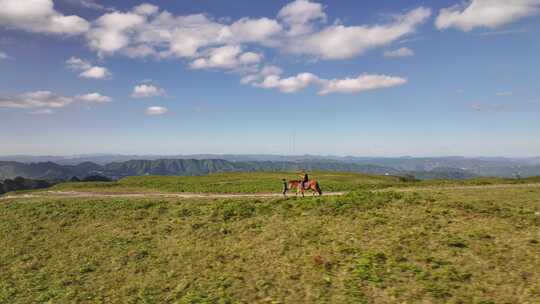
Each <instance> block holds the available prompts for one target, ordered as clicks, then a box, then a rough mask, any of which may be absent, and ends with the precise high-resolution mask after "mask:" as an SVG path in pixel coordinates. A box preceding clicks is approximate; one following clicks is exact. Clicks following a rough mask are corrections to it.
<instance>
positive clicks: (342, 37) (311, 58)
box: [0, 0, 540, 157]
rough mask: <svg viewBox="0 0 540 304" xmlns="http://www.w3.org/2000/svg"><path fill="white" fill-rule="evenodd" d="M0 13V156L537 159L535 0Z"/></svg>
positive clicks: (27, 5)
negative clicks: (175, 155)
mask: <svg viewBox="0 0 540 304" xmlns="http://www.w3.org/2000/svg"><path fill="white" fill-rule="evenodd" d="M0 7H2V8H3V9H2V11H0V128H1V130H2V132H1V133H0V134H2V135H1V138H0V140H1V144H0V154H2V155H9V154H34V155H36V154H39V155H43V154H57V155H66V154H82V153H123V154H192V153H242V154H248V153H272V154H333V155H357V156H400V155H412V156H443V155H464V156H480V155H483V156H517V157H523V156H538V155H540V136H539V135H538V134H539V132H538V131H539V130H540V120H539V119H538V118H539V114H540V82H539V79H540V69H539V67H540V60H539V56H538V54H540V38H539V37H540V35H539V29H540V18H539V13H540V1H539V0H514V1H503V0H474V1H353V0H349V1H346V0H340V1H307V0H297V1H257V2H256V3H255V2H253V1H215V0H214V1H210V0H193V1H149V2H142V1H99V0H95V1H91V0H62V1H60V0H58V1H54V2H53V1H51V0H34V1H23V0H0ZM293 138H294V139H295V140H294V142H295V144H294V145H293V144H292V143H293Z"/></svg>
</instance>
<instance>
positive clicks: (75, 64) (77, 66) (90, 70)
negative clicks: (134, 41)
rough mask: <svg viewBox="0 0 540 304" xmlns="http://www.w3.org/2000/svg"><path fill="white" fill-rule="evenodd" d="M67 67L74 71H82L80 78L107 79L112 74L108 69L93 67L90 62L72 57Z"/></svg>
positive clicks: (67, 62)
mask: <svg viewBox="0 0 540 304" xmlns="http://www.w3.org/2000/svg"><path fill="white" fill-rule="evenodd" d="M66 67H67V68H68V69H70V70H73V71H80V72H81V73H80V74H79V77H81V78H92V79H106V78H109V77H111V73H110V72H109V70H108V69H107V68H106V67H100V66H93V65H92V64H91V63H90V62H89V61H88V60H84V59H81V58H77V57H71V58H69V59H68V60H66Z"/></svg>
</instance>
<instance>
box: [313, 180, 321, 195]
mask: <svg viewBox="0 0 540 304" xmlns="http://www.w3.org/2000/svg"><path fill="white" fill-rule="evenodd" d="M315 188H316V189H317V192H318V193H319V195H322V190H321V187H319V182H317V183H316V184H315Z"/></svg>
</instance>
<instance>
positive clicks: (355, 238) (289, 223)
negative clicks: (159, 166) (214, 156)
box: [0, 173, 540, 304]
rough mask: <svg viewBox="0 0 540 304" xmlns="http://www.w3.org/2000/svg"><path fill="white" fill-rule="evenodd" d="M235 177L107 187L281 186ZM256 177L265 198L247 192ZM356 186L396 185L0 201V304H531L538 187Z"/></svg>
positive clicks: (539, 253)
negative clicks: (290, 193) (291, 194)
mask: <svg viewBox="0 0 540 304" xmlns="http://www.w3.org/2000/svg"><path fill="white" fill-rule="evenodd" d="M326 174H327V175H322V174H321V175H319V176H320V177H321V178H320V179H321V181H324V183H322V182H321V183H322V184H323V185H324V186H323V189H324V188H325V187H326V188H327V189H326V191H329V190H328V189H331V190H351V189H350V188H349V189H345V188H339V187H344V186H343V184H342V183H340V182H339V181H340V180H341V178H344V179H347V178H348V175H343V174H335V173H334V174H331V173H326ZM332 175H337V176H332ZM319 176H317V177H319ZM234 177H237V178H238V179H236V180H233V181H231V184H228V185H223V186H216V185H219V183H218V182H217V181H218V180H226V179H227V175H213V176H210V177H189V178H187V177H186V178H177V177H171V178H169V177H136V178H128V179H124V180H121V181H120V182H118V183H113V186H106V187H110V188H109V190H112V191H116V192H123V191H127V190H131V189H136V190H137V191H139V190H140V189H139V188H144V189H146V190H149V191H158V190H159V191H164V190H165V191H171V192H177V191H186V192H204V191H207V192H226V193H228V192H240V193H246V192H251V191H252V192H266V191H273V190H276V189H275V188H273V187H274V180H275V179H276V178H277V179H278V182H279V179H280V178H281V175H280V174H275V176H272V173H271V174H261V175H260V176H259V175H252V174H244V175H242V174H241V175H234ZM263 178H267V179H268V182H267V183H266V184H264V187H258V185H257V184H256V183H255V182H253V183H251V182H250V181H256V180H258V179H263ZM356 178H357V179H356V181H354V180H351V181H349V180H348V181H347V182H349V183H350V184H349V187H352V186H350V185H356V186H358V187H357V188H355V189H369V188H370V187H375V186H373V185H379V186H380V185H389V184H390V183H397V184H398V185H399V186H400V187H397V188H395V189H387V190H385V191H368V190H356V191H352V192H350V193H348V194H347V195H344V196H340V197H324V196H323V197H315V198H311V197H309V198H305V199H296V198H289V199H248V198H246V199H210V198H208V199H172V198H171V199H127V198H121V199H120V198H76V199H73V198H54V197H42V198H14V199H8V200H3V201H0V244H2V246H1V247H0V303H14V304H15V303H484V304H487V303H531V304H532V303H540V272H539V271H538V269H540V244H539V242H540V186H533V187H523V188H516V187H511V185H510V186H508V187H507V188H486V189H481V188H480V189H479V188H474V189H445V188H442V187H439V186H437V185H447V184H448V183H450V182H448V183H446V182H441V181H439V182H431V183H428V185H429V186H430V187H432V189H430V190H423V191H419V192H415V191H407V192H404V191H402V189H401V188H402V187H406V186H411V185H412V186H413V187H414V186H416V185H422V186H425V184H426V183H424V182H422V183H410V184H407V183H405V184H406V185H403V184H404V182H401V181H399V179H396V178H392V177H369V176H365V177H362V178H365V180H368V178H373V180H370V181H371V182H370V183H368V182H365V183H363V182H362V181H361V180H362V178H360V176H358V175H357V176H356ZM198 179H199V180H200V182H197V181H198ZM391 179H393V180H391ZM179 180H181V181H182V183H181V184H179V183H178V181H179ZM166 181H168V183H167V182H166ZM330 181H333V182H334V184H332V183H331V182H330ZM494 182H495V180H491V181H490V182H489V183H488V184H492V183H494ZM501 182H504V181H501ZM510 182H512V181H507V183H510ZM244 183H246V184H244ZM464 183H465V184H471V185H477V184H485V182H481V183H478V181H476V182H474V181H468V182H464ZM450 184H452V185H455V184H456V183H454V182H451V183H450ZM78 185H80V184H77V186H78ZM124 185H129V187H126V186H124ZM134 185H135V186H134ZM332 185H333V186H332ZM85 186H88V187H87V188H85V189H98V190H99V191H100V192H101V191H102V190H103V189H104V188H102V187H101V185H99V184H95V185H93V186H91V187H90V185H85ZM356 186H355V187H356ZM190 187H191V188H190ZM216 187H218V188H217V189H218V190H216ZM278 187H279V183H278ZM332 187H335V188H332ZM377 187H378V186H377ZM57 188H60V189H73V188H74V186H73V185H72V184H64V185H58V186H57ZM167 189H168V190H167ZM277 190H278V191H279V188H278V189H277Z"/></svg>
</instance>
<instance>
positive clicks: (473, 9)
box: [435, 0, 540, 32]
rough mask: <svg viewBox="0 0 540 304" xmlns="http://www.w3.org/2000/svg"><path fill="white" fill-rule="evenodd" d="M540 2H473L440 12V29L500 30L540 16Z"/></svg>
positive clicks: (484, 0)
mask: <svg viewBox="0 0 540 304" xmlns="http://www.w3.org/2000/svg"><path fill="white" fill-rule="evenodd" d="M539 11H540V0H472V1H469V2H468V3H466V4H465V5H461V4H458V5H454V6H451V7H448V8H443V9H441V10H440V12H439V15H438V16H437V19H436V21H435V25H436V26H437V28H438V29H440V30H443V29H447V28H451V27H454V28H457V29H461V30H463V31H466V32H468V31H471V30H472V29H474V28H476V27H487V28H498V27H501V26H503V25H505V24H509V23H512V22H514V21H517V20H519V19H521V18H524V17H528V16H532V15H535V14H538V12H539Z"/></svg>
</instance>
